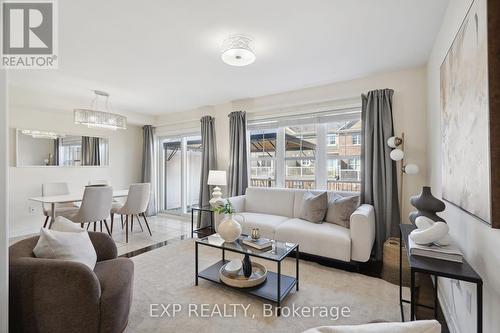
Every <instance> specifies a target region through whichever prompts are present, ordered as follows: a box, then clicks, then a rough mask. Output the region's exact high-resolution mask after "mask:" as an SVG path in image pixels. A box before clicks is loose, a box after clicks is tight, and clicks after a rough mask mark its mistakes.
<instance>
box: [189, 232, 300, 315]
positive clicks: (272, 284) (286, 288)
mask: <svg viewBox="0 0 500 333" xmlns="http://www.w3.org/2000/svg"><path fill="white" fill-rule="evenodd" d="M245 237H247V235H241V236H240V238H239V239H238V240H236V241H235V242H233V243H227V242H225V241H224V240H223V239H222V238H221V237H220V236H219V235H218V234H214V235H211V236H207V237H204V238H201V239H197V240H196V241H195V285H198V278H202V279H205V280H208V281H212V282H215V283H219V284H224V283H223V282H222V281H221V280H220V277H219V272H220V269H221V267H222V266H224V264H226V263H227V262H229V260H226V258H225V254H226V251H230V252H236V253H240V254H243V255H245V254H248V255H249V256H251V257H256V258H261V259H265V260H270V261H273V262H275V263H276V264H277V272H271V271H268V272H267V279H266V281H264V283H262V284H260V285H258V286H256V287H251V288H234V287H230V286H227V285H225V284H224V285H225V286H226V287H228V288H232V289H236V290H240V291H242V292H246V293H248V294H251V295H254V296H258V297H260V298H263V299H265V300H268V301H271V302H273V303H276V306H277V309H276V311H277V315H278V316H279V315H280V314H281V309H280V307H281V302H282V301H283V300H284V299H285V298H286V296H287V295H288V294H289V293H290V291H291V290H292V289H293V287H295V289H296V290H297V291H298V290H299V245H298V244H295V243H287V242H282V241H276V240H273V241H272V243H273V244H272V247H271V248H268V249H265V250H258V249H254V248H252V247H250V246H247V245H244V244H243V242H242V240H243V238H245ZM200 245H203V246H209V247H214V248H217V249H220V250H221V252H222V253H221V260H219V261H217V262H216V263H214V264H212V265H211V266H209V267H208V268H205V269H204V270H202V271H201V272H199V271H198V247H199V246H200ZM294 250H295V254H296V256H295V261H296V263H295V277H292V276H288V275H284V274H282V273H281V262H282V261H283V259H285V258H286V257H287V256H288V255H289V254H291V253H292V251H294Z"/></svg>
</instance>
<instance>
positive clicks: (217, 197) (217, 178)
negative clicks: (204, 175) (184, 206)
mask: <svg viewBox="0 0 500 333" xmlns="http://www.w3.org/2000/svg"><path fill="white" fill-rule="evenodd" d="M207 184H208V185H215V187H214V190H213V192H212V199H210V201H209V202H210V205H211V206H212V207H217V206H222V205H224V204H225V203H226V201H225V200H224V199H222V192H221V190H220V187H219V185H220V186H226V185H227V179H226V171H224V170H210V171H209V172H208V181H207Z"/></svg>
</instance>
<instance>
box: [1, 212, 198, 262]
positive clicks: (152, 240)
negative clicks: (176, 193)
mask: <svg viewBox="0 0 500 333" xmlns="http://www.w3.org/2000/svg"><path fill="white" fill-rule="evenodd" d="M148 222H149V226H150V227H151V233H152V234H153V236H149V233H148V231H147V228H146V225H145V224H144V221H143V219H142V218H141V223H142V226H143V228H144V231H141V228H140V226H139V224H138V223H137V221H136V220H135V219H134V229H133V231H132V232H130V231H129V235H128V237H129V238H128V243H126V242H125V230H124V229H122V227H121V225H120V224H121V223H120V216H115V221H114V226H113V239H114V240H115V242H116V247H117V248H118V255H123V254H125V253H129V252H133V251H136V250H139V249H142V248H144V247H147V246H151V245H154V244H157V243H160V242H163V241H166V240H172V239H181V238H185V237H191V232H190V228H191V221H190V220H189V218H184V217H180V216H174V215H167V214H165V215H163V214H160V215H158V216H153V217H149V218H148ZM109 224H110V222H109V220H108V225H109ZM97 228H98V229H97V230H98V231H99V226H97ZM129 228H130V225H129ZM92 229H93V225H91V227H90V228H89V230H92ZM129 230H130V229H129ZM103 231H105V229H104V226H103ZM31 236H33V235H26V236H22V237H15V238H10V239H9V244H11V245H12V244H14V243H16V242H18V241H20V240H21V239H24V238H27V237H31Z"/></svg>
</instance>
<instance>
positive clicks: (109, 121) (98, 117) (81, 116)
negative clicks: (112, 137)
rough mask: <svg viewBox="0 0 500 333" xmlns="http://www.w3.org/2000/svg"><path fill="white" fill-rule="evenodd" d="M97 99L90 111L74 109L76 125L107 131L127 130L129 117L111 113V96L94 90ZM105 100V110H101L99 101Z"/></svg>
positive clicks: (92, 103) (94, 100) (93, 101)
mask: <svg viewBox="0 0 500 333" xmlns="http://www.w3.org/2000/svg"><path fill="white" fill-rule="evenodd" d="M93 92H94V94H95V97H94V99H93V100H92V102H91V106H90V109H74V110H73V121H74V123H75V124H82V125H86V126H87V127H90V128H92V127H93V128H105V129H111V130H116V129H127V117H125V116H122V115H119V114H116V113H112V112H109V111H110V110H111V103H110V102H109V94H108V93H107V92H104V91H100V90H93ZM100 98H101V99H102V98H104V99H105V102H104V110H99V104H98V103H99V99H100Z"/></svg>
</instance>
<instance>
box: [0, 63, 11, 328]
mask: <svg viewBox="0 0 500 333" xmlns="http://www.w3.org/2000/svg"><path fill="white" fill-rule="evenodd" d="M6 76H7V74H6V72H5V71H4V70H0V333H2V332H5V333H6V332H7V331H8V328H9V322H8V318H9V316H8V309H9V295H8V290H9V284H8V274H9V273H8V262H7V253H8V250H7V247H8V230H9V224H8V221H9V210H8V202H9V178H8V149H9V146H8V119H9V115H8V112H7V79H6Z"/></svg>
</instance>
